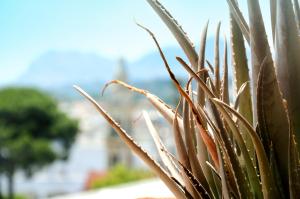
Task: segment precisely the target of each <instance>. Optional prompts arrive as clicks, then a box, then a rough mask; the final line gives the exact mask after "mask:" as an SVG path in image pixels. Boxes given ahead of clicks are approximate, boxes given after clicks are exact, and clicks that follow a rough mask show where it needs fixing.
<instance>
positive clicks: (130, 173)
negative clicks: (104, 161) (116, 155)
mask: <svg viewBox="0 0 300 199" xmlns="http://www.w3.org/2000/svg"><path fill="white" fill-rule="evenodd" d="M151 177H153V175H152V173H150V172H149V171H146V170H142V169H132V168H127V167H125V166H123V165H116V166H114V167H113V168H111V169H110V170H109V171H108V173H107V174H106V175H105V176H104V177H102V178H101V179H98V180H95V181H94V182H93V183H92V187H91V188H92V189H96V188H102V187H108V186H113V185H119V184H123V183H127V182H133V181H137V180H143V179H147V178H151Z"/></svg>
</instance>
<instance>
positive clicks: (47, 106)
mask: <svg viewBox="0 0 300 199" xmlns="http://www.w3.org/2000/svg"><path fill="white" fill-rule="evenodd" d="M77 131H78V125H77V121H75V120H73V119H69V118H68V117H67V116H66V114H64V113H63V112H61V111H60V110H59V109H58V106H57V103H56V101H55V100H54V99H52V98H51V97H49V96H48V95H46V94H45V93H42V92H40V91H38V90H34V89H30V88H5V89H2V90H0V172H1V173H2V174H4V175H5V176H7V179H8V185H9V186H8V195H9V196H8V198H10V199H12V198H13V197H14V181H13V179H14V178H13V177H14V173H15V171H17V170H22V171H24V172H25V173H26V174H27V175H28V176H30V175H31V174H33V173H34V172H35V171H37V170H38V169H40V168H41V167H43V166H45V165H48V164H50V163H52V162H53V161H54V160H57V159H64V160H65V159H66V158H67V157H68V153H69V149H70V147H71V145H72V143H73V141H74V139H75V135H76V133H77Z"/></svg>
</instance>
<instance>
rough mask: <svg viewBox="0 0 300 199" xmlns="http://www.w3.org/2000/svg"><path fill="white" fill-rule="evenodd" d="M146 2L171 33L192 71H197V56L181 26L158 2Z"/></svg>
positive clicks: (149, 0) (156, 0)
mask: <svg viewBox="0 0 300 199" xmlns="http://www.w3.org/2000/svg"><path fill="white" fill-rule="evenodd" d="M147 2H148V3H149V4H150V6H151V7H152V8H153V10H154V11H155V12H156V13H157V14H158V15H159V17H160V18H161V19H162V21H163V22H164V23H165V24H166V26H167V27H168V28H169V30H170V31H171V32H172V34H173V35H174V37H175V38H176V40H177V41H178V43H179V45H180V46H181V48H182V49H183V51H184V53H185V54H186V56H187V58H188V59H189V61H190V63H191V64H192V66H193V67H194V70H197V62H198V55H197V53H196V51H195V48H194V46H193V44H192V42H191V41H190V39H189V38H188V36H187V35H186V33H185V32H184V31H183V29H182V28H181V26H180V25H179V24H178V22H177V21H176V20H175V19H174V18H173V17H172V16H171V14H170V13H169V12H168V11H167V9H166V8H165V7H164V6H163V5H162V4H161V3H160V2H159V1H158V0H147Z"/></svg>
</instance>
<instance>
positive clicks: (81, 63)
mask: <svg viewBox="0 0 300 199" xmlns="http://www.w3.org/2000/svg"><path fill="white" fill-rule="evenodd" d="M213 46H214V39H213V38H210V39H208V41H207V51H206V58H207V59H208V60H211V61H212V63H213V54H214V53H213V52H214V50H213ZM222 46H223V42H222V43H221V47H222ZM197 49H198V48H197ZM163 51H164V53H165V56H166V58H167V60H168V62H169V65H170V66H171V68H172V70H173V71H174V73H175V74H176V76H177V77H179V78H182V77H186V72H185V71H184V70H183V69H182V67H181V66H180V64H179V63H178V62H177V61H176V59H175V57H176V56H181V57H182V58H184V59H186V57H185V55H184V54H183V51H182V50H181V49H180V48H179V47H168V48H163ZM221 55H222V52H221ZM117 63H118V60H110V59H107V58H105V57H101V56H100V55H97V54H92V53H81V52H75V51H73V52H72V51H71V52H68V51H67V52H58V51H50V52H46V53H45V54H43V55H41V56H40V57H38V58H37V59H36V60H35V61H33V62H32V64H31V65H30V66H29V67H28V70H27V71H26V72H25V73H24V74H23V75H22V76H21V77H20V78H19V79H18V81H17V82H16V84H18V85H26V86H35V87H39V88H42V89H46V90H48V91H50V92H52V93H54V94H55V95H57V96H69V95H72V96H73V95H74V90H73V89H71V87H72V85H73V84H78V85H81V86H82V87H84V88H85V89H87V90H89V91H90V92H99V90H100V88H101V87H102V86H103V84H104V83H105V82H107V81H109V80H111V79H113V78H114V74H115V72H116V66H117ZM125 63H126V62H125ZM126 69H127V73H128V77H129V81H130V82H132V83H136V84H138V85H142V86H143V87H149V88H151V89H155V87H159V85H157V84H155V83H158V82H160V84H162V83H163V82H165V83H167V82H168V81H165V80H167V79H168V73H167V71H166V69H165V66H164V64H163V62H162V59H161V57H160V55H159V52H158V51H157V50H155V51H153V52H150V53H148V54H146V55H145V56H143V57H141V58H140V59H138V60H136V61H134V62H127V63H126ZM168 86H170V85H168ZM151 89H150V90H151Z"/></svg>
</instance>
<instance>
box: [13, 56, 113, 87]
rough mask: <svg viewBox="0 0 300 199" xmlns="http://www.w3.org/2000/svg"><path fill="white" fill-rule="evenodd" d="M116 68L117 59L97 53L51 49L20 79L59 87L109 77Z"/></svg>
mask: <svg viewBox="0 0 300 199" xmlns="http://www.w3.org/2000/svg"><path fill="white" fill-rule="evenodd" d="M113 71H114V61H112V60H109V59H107V58H104V57H101V56H99V55H96V54H91V53H80V52H56V51H51V52H47V53H45V54H43V55H41V56H40V57H38V58H37V59H36V60H35V61H33V63H32V64H31V65H30V66H29V68H28V70H27V71H26V72H25V73H24V74H23V75H22V76H21V77H20V79H19V80H18V81H17V83H18V84H22V85H34V86H37V87H42V88H56V87H64V86H68V85H72V84H86V83H90V82H95V81H100V80H101V81H107V80H109V79H110V78H111V74H112V73H113Z"/></svg>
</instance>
